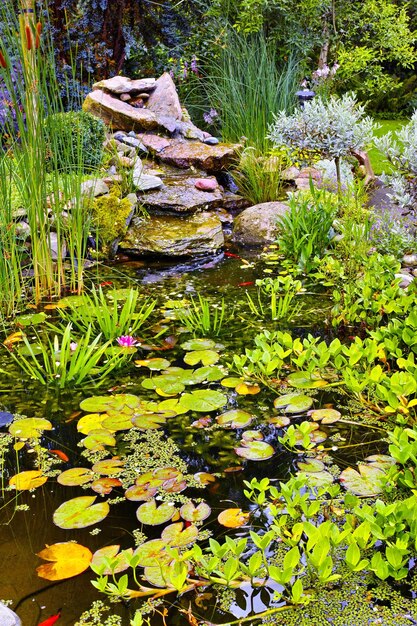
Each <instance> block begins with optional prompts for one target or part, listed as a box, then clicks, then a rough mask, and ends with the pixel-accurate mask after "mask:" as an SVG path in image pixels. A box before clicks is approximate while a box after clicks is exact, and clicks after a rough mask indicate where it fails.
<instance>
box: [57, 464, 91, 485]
mask: <svg viewBox="0 0 417 626" xmlns="http://www.w3.org/2000/svg"><path fill="white" fill-rule="evenodd" d="M93 479H94V472H93V471H92V470H91V469H87V468H86V467H71V469H68V470H65V472H61V474H60V475H59V476H58V478H57V481H58V482H59V484H60V485H66V486H68V487H75V486H77V485H85V484H86V483H89V482H91V481H92V480H93Z"/></svg>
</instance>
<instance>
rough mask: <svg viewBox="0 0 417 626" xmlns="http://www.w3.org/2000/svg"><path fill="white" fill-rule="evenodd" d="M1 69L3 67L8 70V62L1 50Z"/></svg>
mask: <svg viewBox="0 0 417 626" xmlns="http://www.w3.org/2000/svg"><path fill="white" fill-rule="evenodd" d="M0 67H2V68H3V69H7V61H6V59H5V58H4V54H3V52H2V51H1V50H0Z"/></svg>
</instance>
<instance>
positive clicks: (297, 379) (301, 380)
mask: <svg viewBox="0 0 417 626" xmlns="http://www.w3.org/2000/svg"><path fill="white" fill-rule="evenodd" d="M287 380H288V383H289V384H290V385H291V387H296V389H315V388H317V387H325V386H326V385H327V381H325V380H324V379H323V378H321V377H320V376H319V375H318V374H313V373H312V372H293V373H292V374H290V375H289V376H288V378H287Z"/></svg>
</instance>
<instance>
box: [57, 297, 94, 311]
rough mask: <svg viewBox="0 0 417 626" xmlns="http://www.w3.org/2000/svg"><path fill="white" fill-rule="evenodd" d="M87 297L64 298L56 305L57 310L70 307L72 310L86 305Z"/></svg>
mask: <svg viewBox="0 0 417 626" xmlns="http://www.w3.org/2000/svg"><path fill="white" fill-rule="evenodd" d="M87 301H88V300H87V297H86V296H65V298H61V300H58V302H57V305H58V308H61V309H63V308H65V307H68V306H70V307H71V308H73V309H76V308H77V307H79V306H82V305H83V304H86V303H87Z"/></svg>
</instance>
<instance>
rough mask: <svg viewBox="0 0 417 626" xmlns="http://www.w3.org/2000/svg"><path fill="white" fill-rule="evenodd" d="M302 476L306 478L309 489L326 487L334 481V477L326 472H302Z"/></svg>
mask: <svg viewBox="0 0 417 626" xmlns="http://www.w3.org/2000/svg"><path fill="white" fill-rule="evenodd" d="M300 474H301V475H303V476H305V477H306V481H307V485H308V486H309V487H325V486H326V485H331V484H332V482H333V481H334V476H333V475H332V474H330V472H327V471H326V470H323V471H322V472H300Z"/></svg>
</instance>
